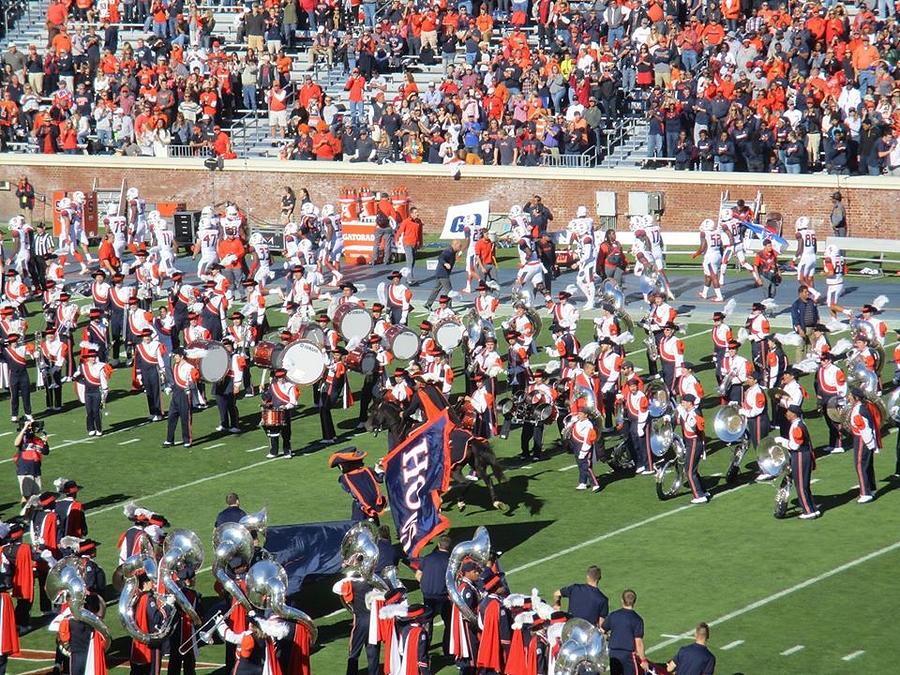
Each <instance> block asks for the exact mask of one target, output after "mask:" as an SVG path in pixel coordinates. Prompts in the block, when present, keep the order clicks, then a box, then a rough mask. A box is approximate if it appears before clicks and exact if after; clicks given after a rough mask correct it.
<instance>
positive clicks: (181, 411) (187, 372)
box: [163, 348, 200, 448]
mask: <svg viewBox="0 0 900 675" xmlns="http://www.w3.org/2000/svg"><path fill="white" fill-rule="evenodd" d="M184 356H185V352H184V350H183V349H181V348H179V349H176V350H174V351H173V352H172V400H171V401H170V402H169V424H168V428H167V429H166V440H165V441H164V442H163V447H164V448H167V447H171V446H173V445H175V429H176V427H177V426H178V423H179V422H181V443H182V445H183V446H184V447H186V448H189V447H191V442H192V438H191V436H192V428H191V427H192V424H191V423H192V420H193V412H192V411H191V392H192V391H194V390H195V389H196V388H197V383H198V382H199V381H200V373H199V372H198V371H197V369H196V368H194V366H193V364H191V363H189V362H188V361H187V360H186V359H185V358H184Z"/></svg>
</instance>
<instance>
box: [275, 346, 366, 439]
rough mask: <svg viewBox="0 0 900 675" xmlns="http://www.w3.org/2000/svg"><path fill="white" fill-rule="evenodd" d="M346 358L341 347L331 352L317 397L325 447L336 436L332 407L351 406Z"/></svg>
mask: <svg viewBox="0 0 900 675" xmlns="http://www.w3.org/2000/svg"><path fill="white" fill-rule="evenodd" d="M346 356H347V350H346V349H344V348H343V347H337V348H333V349H332V350H331V359H330V360H329V363H328V368H327V370H326V373H325V379H324V381H323V383H322V393H321V394H320V396H319V421H320V423H321V425H322V440H321V442H322V443H324V444H326V445H330V444H332V443H334V442H335V436H336V435H337V434H336V432H335V430H334V420H333V419H332V417H331V409H332V407H336V406H339V407H341V408H348V407H350V406H352V405H353V393H352V392H351V391H350V387H349V386H348V383H347V366H346V364H345V363H344V358H345V357H346ZM285 374H286V373H285Z"/></svg>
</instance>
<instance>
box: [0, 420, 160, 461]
mask: <svg viewBox="0 0 900 675" xmlns="http://www.w3.org/2000/svg"><path fill="white" fill-rule="evenodd" d="M148 424H150V422H141V423H140V424H135V425H134V426H130V427H125V428H124V429H116V430H115V431H110V432H108V433H104V434H103V436H100V437H99V438H107V437H109V436H113V435H114V434H123V433H125V432H126V431H134V430H135V429H140V428H141V427H144V426H147V425H148ZM94 440H99V439H98V438H97V437H96V436H85V437H84V438H79V439H76V440H74V441H65V442H63V443H58V444H56V445H51V446H50V450H51V451H57V450H61V449H62V448H67V447H69V446H70V445H78V444H80V443H91V442H93V441H94ZM12 461H13V458H12V457H10V458H8V459H0V464H6V463H7V462H12Z"/></svg>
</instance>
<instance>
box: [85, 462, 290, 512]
mask: <svg viewBox="0 0 900 675" xmlns="http://www.w3.org/2000/svg"><path fill="white" fill-rule="evenodd" d="M271 461H272V460H269V459H266V460H263V461H261V462H255V463H253V464H248V465H247V466H240V467H238V468H236V469H231V470H230V471H223V472H222V473H216V474H213V475H211V476H204V477H203V478H198V479H197V480H192V481H191V482H189V483H183V484H181V485H173V486H172V487H170V488H166V489H165V490H160V491H159V492H154V493H152V494H149V495H140V496H137V497H134V498H132V499H126V500H124V501H121V502H116V503H115V504H110V505H109V506H104V507H103V508H102V509H91V510H90V511H88V512H87V515H88V517H93V516H98V515H100V514H101V513H106V512H107V511H114V510H115V509H118V508H120V507H121V506H123V505H124V504H127V503H128V502H130V501H144V500H147V499H154V498H155V497H162V496H163V495H167V494H171V493H172V492H178V491H179V490H184V489H185V488H190V487H194V486H195V485H202V484H203V483H208V482H209V481H211V480H218V479H219V478H225V477H226V476H233V475H234V474H236V473H240V472H242V471H246V470H247V469H255V468H256V467H258V466H262V465H263V464H269V463H271Z"/></svg>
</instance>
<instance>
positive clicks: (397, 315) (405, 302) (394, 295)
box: [386, 270, 446, 325]
mask: <svg viewBox="0 0 900 675" xmlns="http://www.w3.org/2000/svg"><path fill="white" fill-rule="evenodd" d="M388 279H389V280H390V282H389V283H388V287H387V298H386V299H387V306H388V309H389V310H390V316H391V323H392V324H395V325H396V324H398V323H402V324H403V325H406V322H407V319H408V317H409V310H410V308H411V307H412V305H411V304H410V303H412V291H411V290H409V288H407V287H406V286H405V285H404V284H403V283H402V281H401V280H402V279H403V275H402V274H400V272H397V271H396V270H394V271H393V272H391V273H390V274H388ZM444 297H446V296H443V295H442V296H441V298H444Z"/></svg>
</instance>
